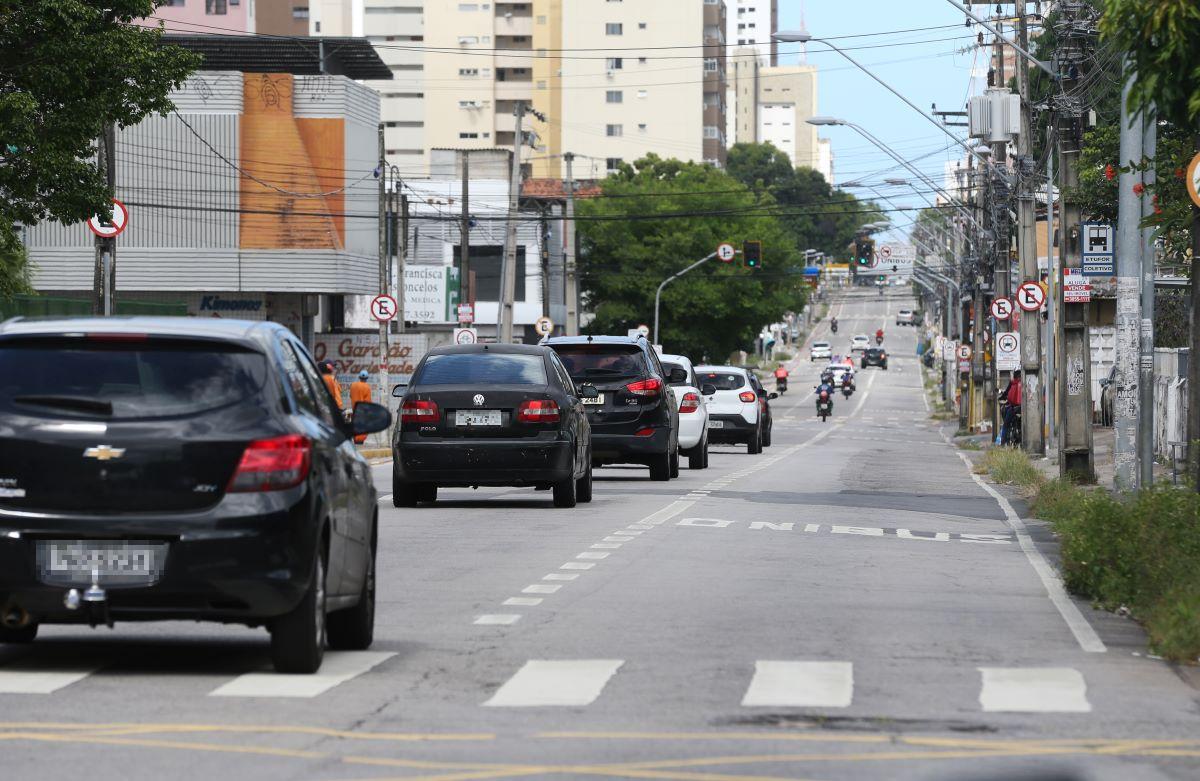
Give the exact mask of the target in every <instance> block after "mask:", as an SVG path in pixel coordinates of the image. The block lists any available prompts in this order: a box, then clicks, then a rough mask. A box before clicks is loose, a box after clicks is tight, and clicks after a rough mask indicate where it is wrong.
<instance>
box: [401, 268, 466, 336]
mask: <svg viewBox="0 0 1200 781" xmlns="http://www.w3.org/2000/svg"><path fill="white" fill-rule="evenodd" d="M404 319H405V320H407V321H410V322H413V321H415V322H418V323H451V322H452V323H457V322H458V270H457V269H454V268H450V267H448V266H406V267H405V269H404Z"/></svg>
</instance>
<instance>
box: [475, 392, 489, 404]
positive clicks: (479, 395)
mask: <svg viewBox="0 0 1200 781" xmlns="http://www.w3.org/2000/svg"><path fill="white" fill-rule="evenodd" d="M472 401H474V402H475V406H476V407H482V406H483V403H484V402H485V401H487V399H485V398H484V397H483V394H482V393H476V394H475V398H474V399H472Z"/></svg>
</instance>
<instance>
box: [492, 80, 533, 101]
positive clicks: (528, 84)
mask: <svg viewBox="0 0 1200 781" xmlns="http://www.w3.org/2000/svg"><path fill="white" fill-rule="evenodd" d="M495 84H496V93H495V96H496V100H526V101H527V100H532V99H533V82H532V81H497V82H496V83H495Z"/></svg>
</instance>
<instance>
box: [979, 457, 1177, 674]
mask: <svg viewBox="0 0 1200 781" xmlns="http://www.w3.org/2000/svg"><path fill="white" fill-rule="evenodd" d="M981 465H982V466H984V467H986V469H987V471H988V472H989V473H990V474H991V475H992V477H993V478H994V479H995V480H996V481H997V482H1001V483H1008V484H1010V485H1017V486H1020V487H1022V488H1023V489H1025V490H1026V491H1028V492H1030V493H1032V494H1033V504H1032V507H1033V513H1034V515H1035V516H1037V517H1038V518H1042V519H1045V520H1047V521H1050V522H1051V524H1052V525H1053V526H1054V530H1055V531H1056V532H1057V533H1058V535H1059V539H1060V541H1061V543H1062V549H1061V553H1062V569H1063V580H1064V581H1065V583H1066V585H1067V588H1068V589H1070V590H1071V591H1072V592H1074V593H1076V594H1079V595H1081V596H1084V597H1087V598H1089V599H1091V600H1093V601H1094V602H1095V603H1096V604H1097V605H1098V606H1100V607H1103V608H1105V609H1108V610H1117V609H1120V608H1125V609H1127V610H1128V611H1129V612H1130V613H1131V614H1132V615H1133V617H1134V618H1136V619H1137V620H1138V621H1140V622H1141V623H1142V624H1143V625H1144V626H1145V628H1146V631H1147V633H1148V634H1149V636H1150V645H1151V648H1152V649H1153V650H1154V651H1155V652H1156V653H1159V654H1162V655H1163V656H1164V657H1166V658H1168V659H1172V660H1175V661H1188V662H1195V661H1200V495H1198V494H1196V493H1194V492H1192V491H1189V490H1185V489H1180V488H1173V487H1171V486H1168V485H1165V484H1164V485H1158V486H1155V487H1153V488H1149V489H1145V490H1142V491H1138V492H1136V493H1128V494H1122V495H1116V494H1113V493H1111V492H1109V491H1105V490H1100V489H1095V488H1086V487H1080V486H1079V485H1076V484H1074V483H1072V482H1070V481H1067V480H1061V479H1054V480H1047V479H1046V478H1045V477H1043V476H1042V474H1041V472H1039V471H1038V469H1037V468H1036V467H1035V466H1034V465H1033V463H1032V462H1031V461H1030V460H1029V458H1028V456H1026V455H1025V454H1024V453H1022V452H1020V451H1018V450H1012V449H1009V448H990V449H989V450H988V451H987V453H986V454H985V455H984V457H983V460H982V461H981Z"/></svg>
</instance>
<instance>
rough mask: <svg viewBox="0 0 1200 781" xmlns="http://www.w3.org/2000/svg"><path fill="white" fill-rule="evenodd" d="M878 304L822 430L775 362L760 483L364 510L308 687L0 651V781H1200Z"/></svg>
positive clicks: (189, 659) (95, 634)
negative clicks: (365, 556)
mask: <svg viewBox="0 0 1200 781" xmlns="http://www.w3.org/2000/svg"><path fill="white" fill-rule="evenodd" d="M905 303H908V299H904V298H900V297H899V296H895V297H889V298H886V299H880V298H878V297H877V296H876V295H875V294H874V293H868V294H854V295H851V296H849V297H847V298H846V299H845V300H844V301H842V302H841V303H838V304H835V312H837V313H838V314H839V320H840V324H841V326H842V328H841V331H840V333H839V334H837V335H836V336H835V337H834V338H833V341H834V344H835V347H841V348H842V349H848V347H849V340H850V337H851V336H853V335H854V334H855V333H873V332H874V331H875V329H876V328H878V327H880V326H882V327H884V328H885V330H886V331H887V334H888V336H887V341H886V343H885V345H886V346H887V347H888V348H889V349H890V350H892V351H894V352H892V354H891V358H890V367H889V371H887V372H884V371H881V370H879V369H867V370H864V371H862V372H861V373H860V374H859V380H858V393H856V394H855V395H854V396H853V398H851V399H850V400H848V401H843V400H841V399H839V400H838V402H837V403H836V404H835V408H834V418H833V419H831V420H830V421H829V422H827V423H822V422H820V420H819V419H817V418H816V417H815V415H814V408H813V399H812V396H811V392H810V391H809V389H810V388H811V386H812V385H813V384H814V380H815V375H816V366H815V365H813V364H810V363H809V362H808V361H807V359H806V357H804V358H803V359H802V360H799V361H798V362H797V366H798V370H797V372H796V373H795V374H794V375H793V382H792V390H791V391H790V392H789V393H787V394H786V395H785V396H783V397H782V398H780V399H779V400H777V401H776V402H775V403H774V410H775V431H774V445H773V447H771V448H769V449H767V450H766V452H765V453H764V454H762V455H760V456H750V455H747V454H746V452H745V448H744V447H743V448H732V447H722V448H717V449H716V450H715V452H714V453H713V457H712V459H711V461H712V466H711V468H710V469H708V470H704V471H694V472H693V471H689V470H688V469H687V468H686V466H685V467H684V469H683V471H682V473H681V477H680V479H679V480H676V481H672V482H670V483H666V484H663V483H652V482H650V481H649V480H648V477H647V473H646V471H645V470H644V469H620V468H613V469H605V470H602V471H601V472H598V473H597V482H596V487H595V501H594V502H593V503H592V504H590V505H580V506H579V508H577V509H574V510H557V509H553V508H552V507H551V506H550V497H549V495H548V494H547V493H538V492H535V491H533V490H499V489H497V490H486V489H480V490H478V491H471V490H467V489H464V490H452V491H443V492H442V496H443V497H444V500H443V501H440V502H438V504H437V505H436V506H435V507H432V508H424V507H423V508H420V509H415V510H413V509H409V510H398V509H395V508H393V507H392V506H391V503H390V501H388V500H387V499H386V497H384V499H383V501H382V502H381V504H380V518H381V524H382V527H381V539H380V545H381V550H380V560H379V571H380V584H379V587H380V596H379V616H378V626H377V632H376V638H377V640H376V644H375V646H374V648H373V649H372V651H370V652H364V653H344V654H330V655H329V656H328V657H327V660H326V664H325V668H324V669H323V670H322V672H321V674H320V675H318V676H315V677H293V676H278V675H274V674H272V673H270V672H268V670H269V662H268V658H267V636H266V633H265V632H264V631H261V630H257V631H255V630H248V629H242V628H237V627H220V626H211V625H195V624H162V625H147V626H136V625H118V626H117V628H116V629H115V630H107V629H101V630H94V631H93V630H80V629H70V628H51V629H48V630H46V631H45V632H44V638H45V639H44V640H41V641H39V642H38V644H37V645H35V646H34V647H32V648H30V649H16V648H8V649H5V650H2V651H0V714H2V715H0V720H2V721H3V722H4V724H3V725H2V726H0V738H3V739H4V740H3V744H2V746H3V753H2V754H0V779H4V780H5V781H9V780H10V779H39V781H40V780H43V779H80V778H86V779H89V781H109V779H112V780H113V781H116V780H117V779H121V780H122V781H124V780H125V779H143V778H162V777H170V778H173V779H178V781H191V780H192V779H217V778H223V779H243V778H246V779H250V778H253V779H256V780H264V781H265V780H270V779H392V778H395V779H410V780H411V779H430V780H432V781H460V780H461V781H467V780H468V779H496V778H517V779H520V778H649V779H680V780H685V781H741V780H749V779H782V778H788V779H939V780H941V779H978V778H996V779H1013V778H1046V779H1049V778H1052V777H1053V778H1081V779H1083V778H1087V779H1114V780H1116V779H1120V780H1121V781H1126V780H1127V779H1196V778H1200V692H1197V691H1196V690H1195V689H1193V688H1192V687H1190V686H1189V685H1188V684H1186V683H1185V682H1184V681H1183V680H1182V679H1181V677H1180V676H1178V675H1177V674H1176V672H1175V671H1174V670H1173V669H1172V668H1171V667H1170V666H1168V665H1167V664H1165V663H1163V662H1161V661H1158V660H1155V659H1152V658H1149V657H1148V656H1146V655H1145V653H1144V651H1143V648H1144V640H1143V637H1142V635H1141V633H1140V631H1139V630H1138V629H1137V627H1136V626H1135V625H1133V624H1132V623H1130V622H1128V621H1125V620H1123V619H1119V618H1116V617H1113V616H1110V615H1107V614H1102V613H1099V612H1096V611H1093V610H1091V609H1090V608H1089V607H1088V606H1087V605H1086V604H1082V603H1078V602H1075V601H1073V600H1071V599H1070V598H1068V597H1066V596H1065V595H1064V594H1063V592H1062V590H1061V586H1060V585H1059V583H1058V581H1057V578H1056V576H1055V574H1054V571H1053V562H1054V549H1053V546H1052V545H1051V544H1050V541H1049V537H1048V535H1047V534H1046V533H1045V530H1044V529H1043V528H1042V527H1041V526H1040V525H1039V524H1037V523H1035V522H1031V521H1027V520H1026V521H1022V519H1021V517H1020V515H1021V514H1022V509H1023V507H1022V505H1021V504H1020V503H1019V502H1017V501H1015V500H1013V501H1011V502H1010V501H1009V500H1008V499H1005V498H1004V494H1003V493H994V489H990V488H987V487H985V486H984V485H983V483H981V482H980V481H979V480H978V479H977V478H976V477H975V476H973V475H972V473H971V470H970V469H969V467H968V465H967V463H965V462H964V460H963V458H962V457H961V456H960V454H959V453H958V452H957V451H956V450H955V449H954V448H952V447H950V446H949V445H948V444H947V443H946V441H945V439H944V437H943V432H942V431H941V430H939V429H938V427H937V425H936V424H935V423H933V422H932V421H930V420H929V418H928V412H927V407H926V405H925V402H924V401H923V397H922V393H921V379H920V373H919V370H918V365H917V362H916V359H915V357H913V356H914V349H913V348H914V344H915V337H914V334H913V332H912V330H911V329H902V328H898V327H897V326H895V324H894V313H895V311H896V309H898V308H900V307H901V306H902V305H903V304H905ZM818 335H819V336H826V335H828V334H827V332H826V331H824V329H823V328H822V329H820V330H818ZM806 355H807V353H804V356H806ZM375 479H376V481H377V483H378V485H379V488H380V491H381V493H382V494H386V493H387V492H388V491H390V468H389V467H388V466H387V465H381V466H379V467H377V468H376V470H375ZM16 691H24V692H26V693H14V692H16ZM1056 770H1057V771H1062V770H1065V771H1067V772H1069V773H1073V774H1074V775H1063V776H1058V775H1051V773H1052V772H1053V771H1056ZM1027 774H1028V775H1027Z"/></svg>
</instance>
